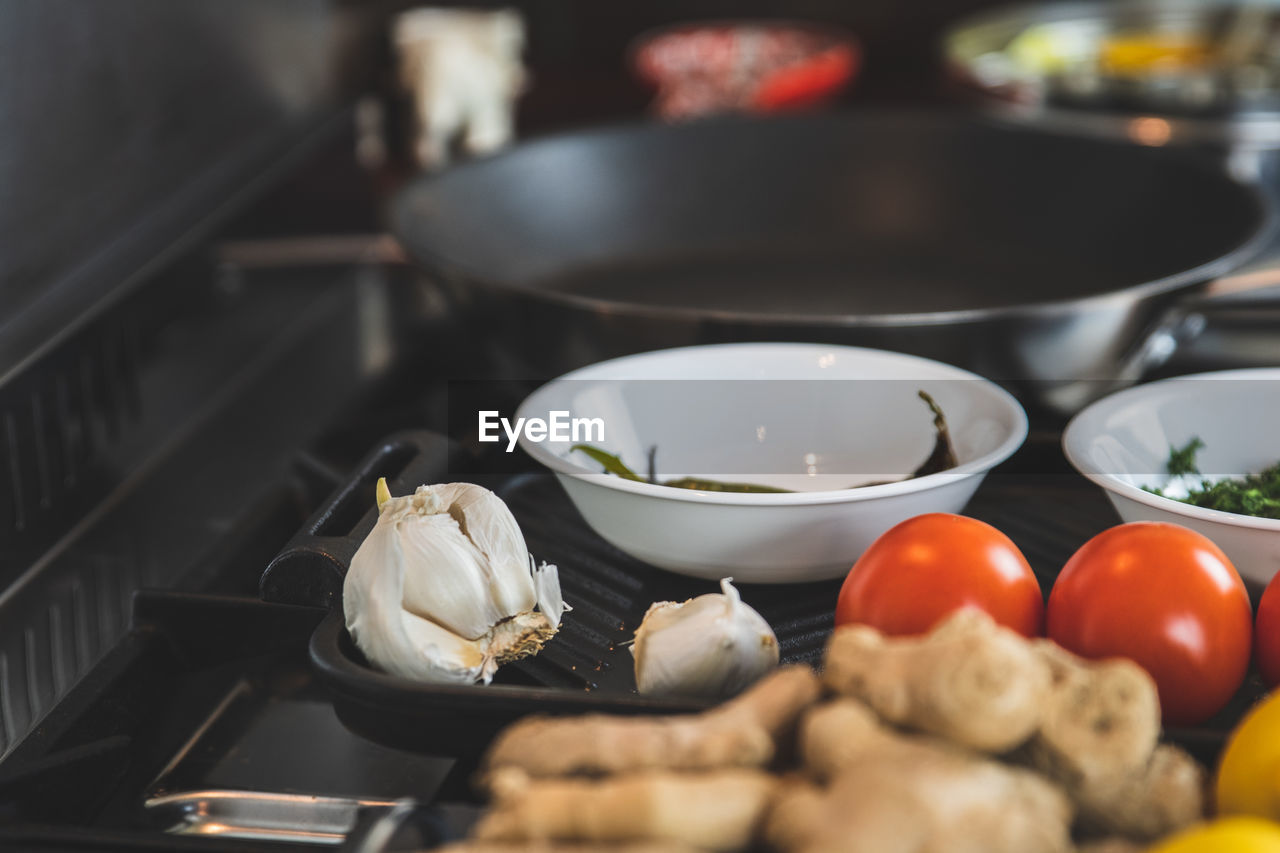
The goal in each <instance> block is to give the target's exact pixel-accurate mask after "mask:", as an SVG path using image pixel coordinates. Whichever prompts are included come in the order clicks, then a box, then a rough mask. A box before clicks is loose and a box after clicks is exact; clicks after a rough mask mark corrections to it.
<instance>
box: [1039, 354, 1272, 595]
mask: <svg viewBox="0 0 1280 853" xmlns="http://www.w3.org/2000/svg"><path fill="white" fill-rule="evenodd" d="M1277 423H1280V369H1275V368H1264V369H1253V370H1225V371H1219V372H1215V373H1200V374H1195V375H1193V376H1185V377H1177V378H1174V379H1164V380H1161V381H1159V382H1152V383H1150V384H1147V385H1140V386H1138V387H1136V388H1130V389H1128V390H1126V391H1121V392H1119V393H1116V394H1112V395H1111V396H1109V397H1104V398H1103V399H1101V400H1099V401H1098V402H1096V403H1094V404H1092V405H1090V406H1089V407H1088V408H1086V409H1084V410H1083V411H1082V412H1080V413H1079V414H1078V415H1076V416H1075V417H1074V418H1073V419H1072V420H1071V422H1070V423H1069V424H1068V425H1067V429H1066V431H1065V432H1064V433H1063V436H1062V446H1063V450H1064V452H1065V453H1066V455H1067V459H1068V460H1069V461H1070V462H1071V464H1072V465H1073V466H1075V468H1076V470H1078V471H1079V472H1080V473H1082V474H1084V475H1085V476H1086V477H1088V478H1089V479H1090V480H1092V481H1093V482H1095V483H1097V484H1098V485H1099V486H1101V487H1102V488H1103V489H1105V490H1106V492H1107V497H1108V498H1110V499H1111V503H1112V504H1113V505H1114V506H1115V508H1116V511H1117V512H1118V513H1119V514H1120V517H1121V518H1122V519H1124V520H1125V521H1169V522H1173V523H1175V524H1181V525H1183V526H1185V527H1190V528H1191V529H1192V530H1196V531H1199V532H1200V533H1203V534H1204V535H1205V536H1208V537H1209V538H1210V539H1212V540H1213V541H1214V542H1215V543H1217V545H1218V547H1219V548H1221V549H1222V550H1223V552H1224V553H1226V555H1227V556H1228V557H1229V558H1231V562H1232V563H1234V564H1235V567H1236V570H1237V571H1239V572H1240V575H1241V577H1243V578H1244V580H1245V581H1246V582H1247V583H1250V584H1251V585H1256V584H1265V583H1267V581H1269V580H1270V579H1271V577H1272V576H1273V575H1275V574H1276V571H1277V569H1280V520H1276V519H1269V518H1254V517H1252V516H1247V515H1236V514H1234V513H1229V512H1220V511H1218V510H1212V509H1203V508H1201V507H1196V506H1191V505H1190V504H1185V503H1182V502H1180V501H1176V500H1173V499H1172V498H1164V497H1160V496H1158V495H1154V494H1152V493H1151V492H1148V491H1145V489H1144V488H1143V487H1163V486H1165V485H1166V484H1167V483H1168V482H1169V481H1170V478H1169V476H1168V474H1167V472H1166V469H1165V465H1166V463H1167V461H1168V459H1169V450H1170V448H1171V447H1185V446H1186V444H1187V442H1189V441H1190V440H1191V439H1192V438H1194V437H1196V436H1198V437H1199V438H1200V439H1201V441H1203V442H1204V445H1205V446H1204V448H1203V449H1202V450H1201V451H1200V452H1199V453H1198V454H1197V461H1198V463H1199V468H1200V471H1201V472H1202V474H1203V475H1204V476H1205V477H1206V478H1208V479H1212V480H1217V479H1220V478H1222V477H1240V476H1243V475H1244V474H1247V473H1256V472H1258V471H1261V470H1262V469H1264V468H1267V467H1269V466H1271V465H1273V464H1275V463H1276V461H1277V460H1280V431H1278V430H1277V427H1276V424H1277Z"/></svg>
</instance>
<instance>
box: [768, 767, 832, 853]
mask: <svg viewBox="0 0 1280 853" xmlns="http://www.w3.org/2000/svg"><path fill="white" fill-rule="evenodd" d="M825 808H826V791H825V790H823V789H822V788H821V787H819V786H818V785H816V784H815V783H813V782H811V781H809V780H808V779H805V778H804V777H802V776H798V775H791V776H785V777H783V778H782V779H780V780H779V782H778V788H777V790H776V792H775V793H774V797H773V803H772V804H771V805H770V807H769V811H768V814H767V815H766V816H765V825H764V840H765V842H766V843H767V844H768V845H769V847H770V848H771V849H773V850H797V849H799V848H800V847H802V846H804V845H805V844H807V843H808V842H809V840H810V839H811V838H812V837H813V835H814V833H815V832H816V831H817V828H818V824H819V822H820V821H821V820H822V819H823V816H824V809H825Z"/></svg>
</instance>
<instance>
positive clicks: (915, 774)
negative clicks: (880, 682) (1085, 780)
mask: <svg viewBox="0 0 1280 853" xmlns="http://www.w3.org/2000/svg"><path fill="white" fill-rule="evenodd" d="M800 751H801V754H802V755H803V757H804V760H805V763H806V767H807V768H809V769H810V770H811V771H812V772H813V773H814V774H815V775H816V776H818V777H819V778H826V779H830V780H831V784H830V787H829V789H828V792H827V793H826V794H825V795H824V796H823V797H822V798H821V803H820V805H819V806H815V805H814V803H813V800H812V797H811V796H810V795H809V794H807V793H806V792H805V791H804V790H803V789H800V790H798V791H795V792H790V791H784V792H783V793H782V794H781V795H780V797H779V801H778V804H777V805H776V806H775V812H774V814H773V815H771V817H770V819H769V822H768V825H767V826H768V829H767V832H768V837H769V838H770V839H771V840H773V841H775V843H778V844H779V846H780V847H781V848H782V849H786V850H789V851H790V850H795V851H814V853H817V851H831V852H832V853H837V851H844V850H848V851H876V853H934V851H938V853H943V851H945V853H968V851H973V853H978V851H984V852H985V853H1004V851H1009V853H1062V851H1066V850H1069V849H1070V836H1069V831H1070V826H1071V817H1072V808H1071V804H1070V801H1069V800H1068V799H1067V797H1066V795H1065V794H1064V793H1063V792H1062V791H1061V790H1060V789H1059V788H1058V787H1057V786H1056V785H1054V784H1052V783H1051V782H1049V781H1048V780H1046V779H1044V778H1043V777H1041V776H1039V775H1038V774H1036V773H1033V772H1031V771H1029V770H1025V769H1022V768H1017V767H1011V766H1008V765H1006V764H1003V763H1000V762H998V761H996V760H994V759H991V758H987V757H986V756H983V755H979V754H975V753H974V752H972V751H969V750H966V749H963V748H960V747H958V746H956V745H954V744H951V743H947V742H943V741H939V740H936V739H934V738H931V737H923V736H913V735H904V734H901V733H899V732H896V731H894V730H893V729H891V728H889V727H887V726H884V725H882V724H881V723H880V722H879V720H878V719H877V718H876V716H875V714H874V713H873V712H872V711H871V710H870V709H869V708H867V707H866V706H864V705H863V704H862V703H861V702H859V701H857V700H855V699H837V700H835V701H833V702H828V703H826V704H823V705H819V706H817V707H815V708H812V709H811V710H810V711H809V712H808V713H806V714H805V717H804V719H803V721H802V722H801V724H800ZM788 797H791V798H793V800H792V802H790V803H788V800H787V798H788ZM784 805H786V806H787V807H788V808H790V810H791V812H790V814H786V813H781V809H782V808H783V806H784ZM800 819H806V820H808V821H809V824H810V827H811V830H810V832H809V833H808V834H807V836H806V833H805V832H804V830H803V828H801V829H799V830H797V829H796V828H795V827H796V826H797V824H798V823H799V820H800Z"/></svg>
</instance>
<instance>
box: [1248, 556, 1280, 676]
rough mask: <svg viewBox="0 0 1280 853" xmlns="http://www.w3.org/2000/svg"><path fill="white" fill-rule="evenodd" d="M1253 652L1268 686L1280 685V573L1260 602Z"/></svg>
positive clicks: (1255, 625)
mask: <svg viewBox="0 0 1280 853" xmlns="http://www.w3.org/2000/svg"><path fill="white" fill-rule="evenodd" d="M1253 634H1254V637H1253V654H1254V657H1255V658H1256V659H1257V661H1258V671H1259V672H1261V673H1262V680H1263V681H1265V682H1266V683H1267V686H1268V687H1280V574H1277V575H1276V576H1275V577H1273V578H1272V579H1271V583H1269V584H1267V589H1266V591H1265V592H1263V593H1262V601H1260V602H1259V603H1258V620H1257V622H1255V623H1254V631H1253Z"/></svg>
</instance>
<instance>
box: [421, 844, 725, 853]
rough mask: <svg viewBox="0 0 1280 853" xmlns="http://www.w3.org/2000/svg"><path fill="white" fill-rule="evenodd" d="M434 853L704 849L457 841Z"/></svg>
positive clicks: (698, 851)
mask: <svg viewBox="0 0 1280 853" xmlns="http://www.w3.org/2000/svg"><path fill="white" fill-rule="evenodd" d="M432 850H433V851H434V853H703V851H702V848H700V847H694V846H692V845H689V844H682V843H680V842H678V841H637V842H634V843H629V844H617V843H610V844H573V843H560V842H554V841H548V842H545V843H537V844H534V843H530V842H527V841H521V842H514V843H503V842H500V841H455V842H453V843H452V844H446V845H444V846H443V847H438V848H432Z"/></svg>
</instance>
